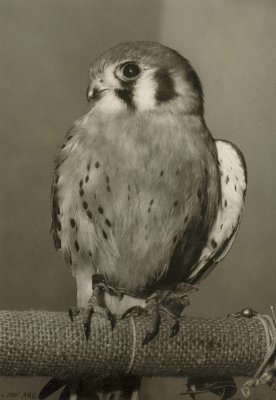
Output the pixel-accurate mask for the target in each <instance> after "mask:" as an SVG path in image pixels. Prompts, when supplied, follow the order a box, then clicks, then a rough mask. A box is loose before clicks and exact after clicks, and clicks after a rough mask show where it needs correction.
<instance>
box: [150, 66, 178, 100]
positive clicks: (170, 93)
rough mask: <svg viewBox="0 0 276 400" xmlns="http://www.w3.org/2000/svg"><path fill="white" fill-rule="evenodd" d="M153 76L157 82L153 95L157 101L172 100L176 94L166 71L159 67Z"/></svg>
mask: <svg viewBox="0 0 276 400" xmlns="http://www.w3.org/2000/svg"><path fill="white" fill-rule="evenodd" d="M154 78H155V80H156V82H157V91H156V95H155V99H156V101H157V103H162V102H165V101H169V100H172V99H173V98H174V97H175V96H177V93H176V92H175V90H174V82H173V80H172V77H171V76H170V74H169V72H168V71H166V70H165V69H159V70H158V71H156V72H155V74H154Z"/></svg>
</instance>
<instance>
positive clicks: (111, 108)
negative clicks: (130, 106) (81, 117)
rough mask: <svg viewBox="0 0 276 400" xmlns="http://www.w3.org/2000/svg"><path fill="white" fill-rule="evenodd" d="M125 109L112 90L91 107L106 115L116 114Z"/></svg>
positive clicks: (122, 102) (125, 106) (123, 103)
mask: <svg viewBox="0 0 276 400" xmlns="http://www.w3.org/2000/svg"><path fill="white" fill-rule="evenodd" d="M126 109H127V105H126V103H125V102H124V101H123V100H121V99H120V98H119V97H118V96H116V94H115V92H114V90H113V89H111V90H107V91H106V92H105V93H104V95H103V97H102V98H101V99H100V100H98V101H97V102H96V103H95V105H94V107H93V110H95V111H97V112H103V113H107V114H108V113H110V114H111V113H117V112H120V111H124V110H126Z"/></svg>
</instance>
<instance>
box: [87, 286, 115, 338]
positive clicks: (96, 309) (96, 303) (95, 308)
mask: <svg viewBox="0 0 276 400" xmlns="http://www.w3.org/2000/svg"><path fill="white" fill-rule="evenodd" d="M101 292H102V287H101V286H98V285H95V286H94V288H93V293H92V296H91V297H90V299H89V301H88V304H87V306H86V307H85V309H84V333H85V337H86V340H88V339H89V337H90V333H91V321H92V316H93V315H94V314H97V315H101V316H102V317H104V318H105V319H107V320H108V321H109V322H110V326H111V329H112V330H113V329H114V326H115V322H116V319H115V316H114V315H113V314H112V313H111V312H110V311H109V310H108V309H107V308H106V307H104V306H102V305H101V302H100V296H101Z"/></svg>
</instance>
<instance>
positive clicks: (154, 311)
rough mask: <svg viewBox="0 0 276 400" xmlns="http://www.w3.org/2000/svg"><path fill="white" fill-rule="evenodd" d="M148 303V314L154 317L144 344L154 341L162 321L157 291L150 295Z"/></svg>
mask: <svg viewBox="0 0 276 400" xmlns="http://www.w3.org/2000/svg"><path fill="white" fill-rule="evenodd" d="M146 303H147V305H146V308H145V310H146V311H147V314H148V315H150V316H151V317H152V318H151V324H150V328H149V329H148V330H147V332H146V335H145V337H144V339H143V342H142V344H143V345H146V344H148V343H149V342H151V341H152V339H154V338H155V336H156V335H157V334H158V332H159V326H160V322H161V316H160V308H159V304H158V299H157V295H156V293H154V294H152V295H151V296H150V297H148V298H147V300H146Z"/></svg>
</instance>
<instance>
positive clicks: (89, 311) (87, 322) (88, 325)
mask: <svg viewBox="0 0 276 400" xmlns="http://www.w3.org/2000/svg"><path fill="white" fill-rule="evenodd" d="M93 314H94V308H93V307H89V308H88V309H87V313H86V316H85V320H84V324H83V325H84V334H85V338H86V340H88V339H89V336H90V332H91V320H92V315H93Z"/></svg>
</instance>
